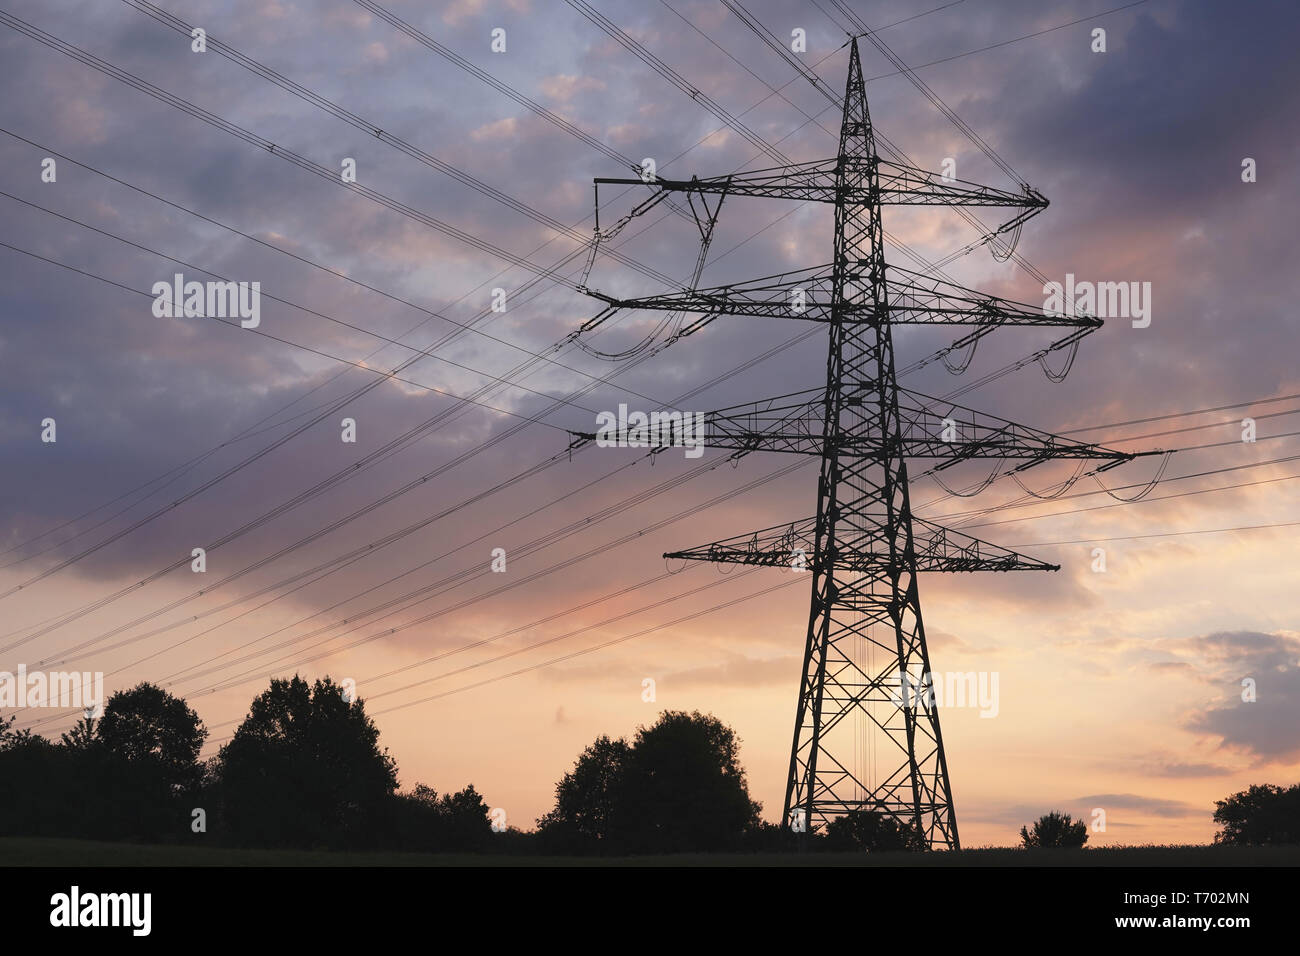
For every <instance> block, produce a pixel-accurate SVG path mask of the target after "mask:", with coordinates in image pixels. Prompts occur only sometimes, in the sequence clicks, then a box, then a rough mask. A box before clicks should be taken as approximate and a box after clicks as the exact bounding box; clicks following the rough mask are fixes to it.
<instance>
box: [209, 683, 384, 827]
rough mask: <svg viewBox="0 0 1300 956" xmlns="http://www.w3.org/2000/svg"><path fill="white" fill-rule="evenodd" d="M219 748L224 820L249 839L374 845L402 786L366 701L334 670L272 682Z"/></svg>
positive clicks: (219, 774) (218, 770)
mask: <svg viewBox="0 0 1300 956" xmlns="http://www.w3.org/2000/svg"><path fill="white" fill-rule="evenodd" d="M218 757H219V759H218V764H217V774H218V776H219V778H220V793H221V798H222V804H223V820H224V822H225V825H226V826H227V827H228V828H229V832H230V834H231V836H232V838H233V839H234V840H236V841H237V842H241V843H245V844H251V845H256V846H298V847H313V846H320V847H327V846H338V847H352V846H360V845H365V844H366V843H367V842H368V841H370V840H372V839H373V838H374V834H375V831H376V829H377V827H378V826H379V825H380V823H381V821H382V818H383V816H384V814H385V813H386V811H387V810H388V807H389V802H390V800H391V798H392V796H393V794H394V792H395V791H396V790H397V766H396V763H395V762H394V760H393V758H392V757H391V756H389V754H388V751H387V750H385V749H381V748H380V746H379V730H378V729H377V728H376V727H375V725H374V722H373V721H372V720H371V719H370V718H369V717H367V716H366V713H365V708H364V706H363V703H362V701H360V700H357V701H355V702H352V703H349V702H348V701H347V700H346V699H345V698H344V695H343V693H342V691H341V689H340V688H339V687H338V686H337V685H336V684H334V683H333V681H331V680H330V679H329V678H328V677H326V678H324V679H323V680H318V681H316V682H315V684H314V685H308V684H307V682H306V681H305V680H303V679H302V678H301V677H298V676H297V675H295V676H294V677H293V679H292V680H273V681H271V686H270V688H269V689H268V690H267V691H265V692H264V693H262V694H261V695H259V696H258V697H257V698H256V699H255V700H254V701H253V703H252V706H251V707H250V708H249V712H248V716H247V717H246V718H244V722H243V723H242V724H240V726H239V728H238V729H237V730H236V731H235V734H234V736H233V737H232V738H231V740H230V742H229V743H227V744H226V745H225V746H224V747H222V748H221V751H220V753H219V755H218Z"/></svg>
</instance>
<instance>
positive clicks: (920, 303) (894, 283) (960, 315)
mask: <svg viewBox="0 0 1300 956" xmlns="http://www.w3.org/2000/svg"><path fill="white" fill-rule="evenodd" d="M885 272H886V276H887V278H888V284H887V285H886V290H887V296H888V302H889V321H890V322H891V323H893V324H895V325H903V324H907V325H935V324H943V325H993V326H1001V325H1015V326H1022V325H1028V326H1065V327H1071V328H1081V329H1095V328H1099V327H1100V326H1101V325H1102V320H1101V319H1099V318H1096V317H1094V316H1089V315H1082V314H1080V315H1060V314H1052V313H1050V312H1044V311H1043V310H1042V309H1038V308H1035V307H1034V306H1032V305H1028V304H1027V303H1024V302H1015V301H1013V300H1011V299H1003V298H1000V297H999V296H995V295H988V294H986V293H983V292H978V291H976V290H974V289H968V288H966V287H965V286H960V285H957V284H956V283H954V282H945V281H943V280H942V279H936V278H935V277H934V276H928V275H923V274H922V273H920V272H913V271H911V270H910V269H902V268H900V267H898V266H887V267H886V270H885Z"/></svg>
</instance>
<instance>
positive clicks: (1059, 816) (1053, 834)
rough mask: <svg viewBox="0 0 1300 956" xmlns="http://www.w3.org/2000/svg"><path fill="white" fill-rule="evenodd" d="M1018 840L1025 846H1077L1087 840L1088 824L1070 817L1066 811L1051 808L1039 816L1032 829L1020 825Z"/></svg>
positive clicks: (1080, 845)
mask: <svg viewBox="0 0 1300 956" xmlns="http://www.w3.org/2000/svg"><path fill="white" fill-rule="evenodd" d="M1020 842H1021V844H1022V845H1023V846H1024V847H1026V848H1034V847H1072V848H1079V847H1082V846H1083V845H1084V844H1085V843H1087V842H1088V825H1087V824H1086V823H1084V822H1083V821H1082V820H1078V821H1075V820H1073V819H1071V817H1070V815H1069V814H1068V813H1060V812H1058V811H1056V810H1053V811H1052V812H1051V813H1045V814H1043V815H1042V816H1041V817H1039V818H1038V820H1037V821H1035V823H1034V829H1033V830H1032V831H1030V830H1028V829H1026V828H1025V827H1021V828H1020Z"/></svg>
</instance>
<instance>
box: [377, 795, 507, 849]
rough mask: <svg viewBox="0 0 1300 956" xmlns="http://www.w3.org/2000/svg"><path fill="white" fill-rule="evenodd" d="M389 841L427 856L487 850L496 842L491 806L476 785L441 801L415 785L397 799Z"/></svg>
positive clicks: (395, 800) (442, 797)
mask: <svg viewBox="0 0 1300 956" xmlns="http://www.w3.org/2000/svg"><path fill="white" fill-rule="evenodd" d="M394 805H395V811H394V814H393V828H392V831H391V833H390V838H391V840H392V843H393V845H394V846H395V848H397V849H402V850H412V851H419V852H424V853H453V852H456V853H464V852H478V851H482V850H486V849H488V847H489V846H490V841H491V840H492V839H493V837H494V834H493V833H492V826H491V823H490V822H489V821H488V805H487V803H486V802H484V800H483V797H482V796H481V795H480V794H479V792H478V791H477V790H475V789H474V785H473V784H470V785H469V786H468V787H466V788H465V789H464V790H462V791H460V792H459V793H445V794H443V795H442V796H441V797H439V796H438V792H437V791H436V790H434V789H433V788H432V787H428V786H425V785H424V784H422V783H420V784H416V786H415V789H414V790H413V791H411V792H410V793H399V794H397V796H396V797H394Z"/></svg>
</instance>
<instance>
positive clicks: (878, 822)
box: [824, 810, 925, 853]
mask: <svg viewBox="0 0 1300 956" xmlns="http://www.w3.org/2000/svg"><path fill="white" fill-rule="evenodd" d="M824 846H825V848H826V849H827V850H835V851H841V850H842V851H850V850H860V851H865V852H868V853H872V852H881V851H885V850H923V849H925V837H924V836H923V835H922V834H921V832H920V831H919V830H917V829H916V828H915V827H914V826H904V825H902V824H900V823H899V822H898V821H897V820H896V819H894V818H893V817H891V816H887V815H886V814H883V813H879V812H877V811H875V810H850V811H849V812H848V813H846V814H844V816H842V817H836V818H835V819H834V820H832V821H831V822H830V823H829V824H827V826H826V841H825V844H824Z"/></svg>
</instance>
